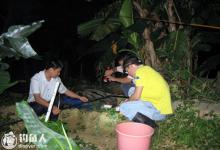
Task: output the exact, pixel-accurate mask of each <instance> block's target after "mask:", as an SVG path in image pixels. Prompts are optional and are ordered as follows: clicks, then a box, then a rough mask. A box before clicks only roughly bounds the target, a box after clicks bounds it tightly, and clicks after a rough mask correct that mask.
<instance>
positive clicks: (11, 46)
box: [0, 21, 44, 59]
mask: <svg viewBox="0 0 220 150" xmlns="http://www.w3.org/2000/svg"><path fill="white" fill-rule="evenodd" d="M42 22H44V21H38V22H33V23H32V24H30V25H15V26H11V27H9V29H8V32H6V33H3V34H2V35H1V36H0V58H1V59H3V58H4V57H16V58H20V57H24V58H29V57H32V56H35V55H37V53H36V52H35V51H34V50H33V48H32V47H31V45H30V43H29V42H28V39H27V38H26V37H27V36H29V35H30V34H32V33H33V32H34V31H36V30H37V29H38V28H40V27H41V25H42Z"/></svg>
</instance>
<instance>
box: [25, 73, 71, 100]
mask: <svg viewBox="0 0 220 150" xmlns="http://www.w3.org/2000/svg"><path fill="white" fill-rule="evenodd" d="M56 82H59V83H60V85H59V89H58V92H59V93H60V94H63V93H65V92H66V91H67V88H66V87H65V86H64V85H63V83H62V81H61V79H60V77H56V78H51V79H50V81H48V80H47V79H46V76H45V70H43V71H40V72H39V73H36V74H35V75H34V76H33V77H32V78H31V84H30V91H29V96H28V102H34V101H35V99H34V95H33V94H40V95H41V97H42V98H43V99H45V100H46V101H50V100H51V98H52V96H53V91H54V88H55V85H56Z"/></svg>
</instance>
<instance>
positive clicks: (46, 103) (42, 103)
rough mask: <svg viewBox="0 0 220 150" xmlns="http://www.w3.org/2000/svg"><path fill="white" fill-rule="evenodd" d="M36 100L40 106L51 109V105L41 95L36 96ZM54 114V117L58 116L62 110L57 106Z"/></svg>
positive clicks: (53, 110)
mask: <svg viewBox="0 0 220 150" xmlns="http://www.w3.org/2000/svg"><path fill="white" fill-rule="evenodd" d="M34 99H35V102H37V103H38V104H40V105H42V106H45V107H49V103H48V102H47V101H46V100H45V99H43V98H42V97H41V96H40V94H34ZM52 113H53V114H54V115H57V114H59V113H60V109H59V108H58V107H56V106H53V109H52Z"/></svg>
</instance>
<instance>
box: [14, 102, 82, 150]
mask: <svg viewBox="0 0 220 150" xmlns="http://www.w3.org/2000/svg"><path fill="white" fill-rule="evenodd" d="M16 109H17V112H18V115H19V117H20V118H22V119H23V120H24V123H25V127H26V129H27V131H28V133H29V134H34V135H36V136H37V137H38V139H39V137H41V136H42V135H44V140H43V141H40V140H37V141H34V142H33V143H34V144H35V145H36V146H37V147H38V149H42V150H43V149H48V150H61V149H62V150H78V149H79V148H78V146H77V145H76V144H75V142H74V141H73V140H71V139H69V138H67V135H66V132H65V130H64V127H63V125H62V126H61V127H62V131H63V135H65V136H63V135H60V134H58V133H57V132H54V131H53V130H51V129H49V128H47V127H46V126H45V125H43V124H42V123H41V122H40V121H39V119H38V117H37V116H36V114H35V113H34V111H33V110H32V109H31V108H30V106H29V105H28V104H27V102H25V101H23V102H20V103H16ZM57 128H58V127H56V129H57ZM39 129H40V130H39Z"/></svg>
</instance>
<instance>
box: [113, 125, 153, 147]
mask: <svg viewBox="0 0 220 150" xmlns="http://www.w3.org/2000/svg"><path fill="white" fill-rule="evenodd" d="M116 132H117V147H118V148H117V150H149V149H150V144H151V136H152V135H153V133H154V129H153V128H152V127H150V126H148V125H145V124H142V123H135V122H125V123H120V124H118V125H117V126H116Z"/></svg>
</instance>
